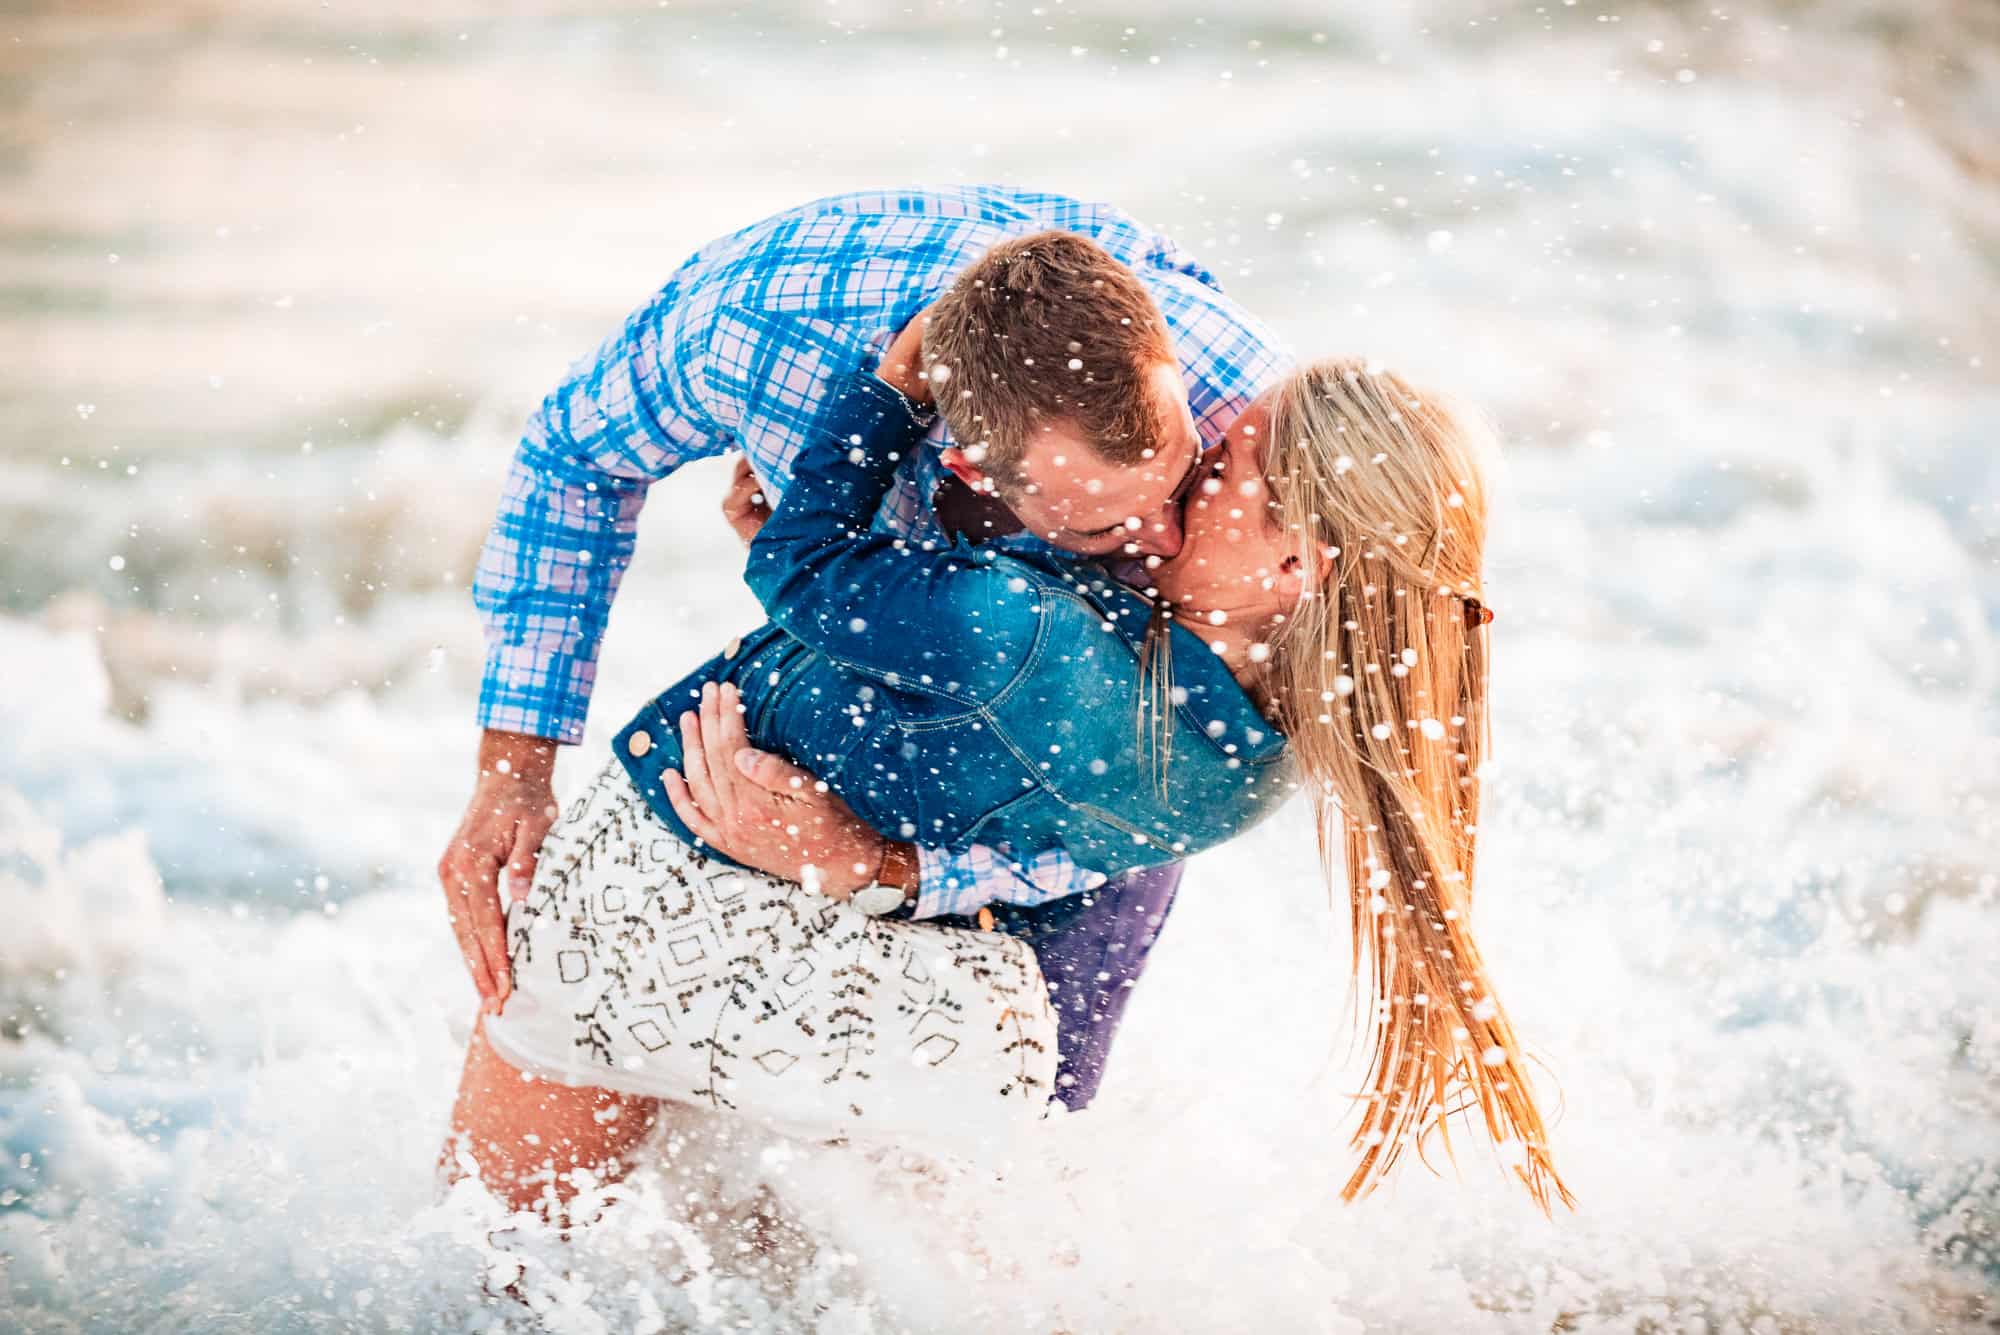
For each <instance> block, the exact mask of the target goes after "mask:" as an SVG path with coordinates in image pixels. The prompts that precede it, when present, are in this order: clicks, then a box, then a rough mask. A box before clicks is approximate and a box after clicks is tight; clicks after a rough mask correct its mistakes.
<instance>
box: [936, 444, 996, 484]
mask: <svg viewBox="0 0 2000 1335" xmlns="http://www.w3.org/2000/svg"><path fill="white" fill-rule="evenodd" d="M938 460H939V461H940V462H941V463H943V464H944V466H945V467H946V468H947V469H949V470H951V475H952V476H953V477H955V478H957V479H958V480H959V481H960V482H963V483H964V484H965V485H966V486H968V487H970V488H972V490H974V491H975V492H978V493H980V494H981V495H984V494H986V492H987V491H988V490H990V486H989V484H988V482H987V479H986V474H985V472H984V471H983V470H982V469H981V468H980V467H979V465H978V464H976V463H974V462H972V460H971V459H970V458H968V457H967V456H966V453H965V451H964V450H962V449H960V448H959V447H958V446H956V445H947V446H945V447H944V448H943V449H942V450H939V451H938Z"/></svg>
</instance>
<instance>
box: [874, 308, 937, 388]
mask: <svg viewBox="0 0 2000 1335" xmlns="http://www.w3.org/2000/svg"><path fill="white" fill-rule="evenodd" d="M930 318H931V308H930V307H928V306H926V307H924V308H923V309H922V310H920V311H918V312H917V313H916V315H914V316H912V317H911V319H910V322H909V323H908V324H906V325H904V326H903V327H902V329H901V330H900V331H898V332H897V334H896V337H894V338H893V339H891V340H889V346H888V347H887V348H884V349H883V350H882V364H881V365H880V366H878V367H876V368H875V374H876V376H877V377H878V378H879V379H880V380H881V381H882V383H883V384H885V385H887V386H888V387H889V388H891V389H893V390H895V391H896V392H897V393H898V394H901V395H902V396H903V397H904V398H906V399H908V400H909V401H910V402H911V403H916V404H927V403H929V402H930V401H931V381H930V377H929V376H927V375H925V374H924V323H925V321H927V320H929V319H930Z"/></svg>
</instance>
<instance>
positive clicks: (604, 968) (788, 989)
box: [486, 758, 1057, 1149]
mask: <svg viewBox="0 0 2000 1335" xmlns="http://www.w3.org/2000/svg"><path fill="white" fill-rule="evenodd" d="M507 938H508V949H509V952H510V954H511V956H512V959H513V967H514V992H513V995H512V997H511V998H510V999H509V1000H508V1002H507V1005H506V1009H505V1011H504V1012H503V1013H502V1014H501V1015H499V1016H493V1017H488V1018H487V1020H486V1033H487V1037H488V1039H489V1041H490V1042H491V1043H492V1044H493V1047H494V1049H495V1050H496V1051H498V1052H499V1054H500V1055H501V1056H502V1057H503V1058H505V1059H506V1060H507V1061H508V1062H509V1063H511V1064H512V1065H515V1066H518V1067H521V1068H522V1069H524V1070H528V1071H531V1072H533V1073H535V1074H537V1075H540V1076H543V1077H545V1078H548V1079H552V1080H557V1081H560V1082H562V1083H565V1084H572V1085H598V1086H602V1087H604V1088H607V1089H614V1090H619V1091H621V1092H624V1093H628V1094H646V1095H654V1096H657V1097H659V1098H665V1099H673V1100H676V1101H678V1102H682V1103H689V1104H694V1105H697V1106H700V1107H706V1108H713V1109H717V1110H720V1111H727V1112H734V1113H739V1114H742V1115H744V1116H748V1117H752V1118H755V1119H758V1120H760V1121H764V1122H768V1123H771V1124H772V1125H774V1126H777V1127H779V1128H781V1129H784V1130H788V1131H792V1132H796V1133H802V1134H807V1135H826V1134H859V1135H862V1136H866V1137H869V1138H874V1137H877V1136H882V1137H890V1138H902V1137H905V1136H908V1135H914V1136H917V1137H919V1138H937V1139H940V1140H942V1141H945V1142H949V1143H950V1144H951V1145H952V1146H953V1147H954V1148H961V1149H962V1148H966V1147H967V1145H968V1142H970V1143H972V1144H988V1143H993V1141H994V1138H995V1137H998V1138H999V1139H1000V1140H1001V1141H1004V1140H1005V1139H1007V1138H1010V1137H1011V1136H1013V1135H1014V1134H1016V1133H1017V1132H1018V1131H1019V1130H1021V1129H1022V1128H1023V1127H1024V1126H1025V1125H1028V1124H1032V1123H1033V1122H1035V1121H1037V1120H1039V1119H1040V1118H1041V1117H1042V1116H1043V1115H1044V1113H1045V1110H1046V1108H1047V1103H1048V1098H1049V1095H1050V1093H1051V1091H1052V1088H1053V1085H1052V1082H1053V1080H1054V1077H1055V1069H1056V1061H1057V1051H1056V1018H1055V1014H1054V1011H1053V1010H1052V1008H1051V1007H1050V1004H1049V996H1048V988H1047V985H1046V983H1045V982H1044V980H1043V977H1042V971H1041V967H1040V965H1039V964H1038V963H1037V962H1036V959H1035V955H1034V952H1033V951H1032V950H1030V949H1029V948H1028V946H1027V944H1026V943H1025V942H1023V941H1020V940H1018V939H1016V938H1014V937H1010V936H1004V935H1000V934H998V933H993V932H978V931H968V930H964V929H961V928H950V927H937V926H930V925H927V924H925V923H921V922H906V921H896V920H884V919H880V918H873V917H870V916H869V915H867V914H865V913H863V912H861V911H860V910H859V909H856V908H854V907H852V906H850V905H848V904H846V903H843V902H840V901H836V900H832V899H828V898H826V897H825V896H823V895H818V894H814V893H811V892H809V891H807V890H806V889H804V888H803V887H801V886H800V885H798V884H797V883H796V882H792V881H783V880H779V879H778V878H777V877H774V876H769V875H765V874H763V873H761V872H749V871H744V870H742V869H740V868H736V867H732V866H729V865H728V864H726V863H723V862H720V861H718V860H715V859H713V858H711V857H709V856H707V855H706V854H704V853H703V852H701V851H699V850H697V849H694V848H690V847H689V846H688V845H687V844H686V843H685V842H683V841H682V840H681V839H680V838H679V837H678V836H677V835H675V834H674V833H673V831H672V830H671V829H669V828H668V826H667V825H666V824H665V823H664V822H662V821H661V820H660V819H659V818H658V817H657V816H655V815H654V814H653V813H652V811H651V810H650V809H648V807H647V806H646V803H645V800H644V799H643V798H642V797H641V796H640V795H639V792H638V790H637V789H636V788H635V787H634V786H633V783H632V780H631V778H630V777H629V776H628V775H627V774H626V772H625V770H624V767H623V766H621V765H620V764H619V763H618V761H617V760H616V758H613V760H612V761H611V763H610V764H609V765H608V766H606V767H605V769H604V770H603V771H602V772H601V773H599V774H598V776H597V777H596V779H595V780H593V781H592V783H591V784H590V786H589V787H588V789H586V790H585V792H584V793H583V794H582V795H581V796H579V797H577V798H576V799H574V800H573V801H572V802H571V803H570V804H569V806H568V808H567V810H565V811H564V813H563V815H562V817H561V818H560V819H559V820H558V821H557V822H556V825H555V827H554V828H553V829H552V830H550V832H549V837H548V840H547V842H546V843H545V844H544V845H543V848H542V854H541V860H540V864H539V865H538V867H537V868H536V871H535V880H534V885H533V887H532V889H531V890H530V892H529V895H528V897H527V899H525V900H523V901H521V902H519V903H517V904H514V905H513V906H511V908H510V909H509V911H508V915H507Z"/></svg>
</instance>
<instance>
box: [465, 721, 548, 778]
mask: <svg viewBox="0 0 2000 1335" xmlns="http://www.w3.org/2000/svg"><path fill="white" fill-rule="evenodd" d="M557 745H558V744H557V743H556V742H553V741H551V740H549V739H548V738H546V737H531V736H529V735H528V734H526V733H521V732H502V731H501V730H500V729H498V728H488V729H486V730H485V731H484V732H483V733H481V734H480V736H479V775H480V777H481V778H485V777H487V776H488V775H495V776H500V775H505V776H511V777H512V778H514V779H517V780H519V781H520V782H522V783H535V784H540V785H542V786H543V787H547V786H549V784H550V783H551V781H552V780H553V779H554V777H555V770H556V747H557Z"/></svg>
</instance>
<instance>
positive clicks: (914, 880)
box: [847, 839, 922, 918]
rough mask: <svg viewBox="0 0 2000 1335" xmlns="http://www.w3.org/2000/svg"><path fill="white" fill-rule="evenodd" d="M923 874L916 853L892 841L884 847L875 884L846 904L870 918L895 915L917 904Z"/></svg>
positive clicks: (906, 845) (903, 844)
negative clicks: (906, 907)
mask: <svg viewBox="0 0 2000 1335" xmlns="http://www.w3.org/2000/svg"><path fill="white" fill-rule="evenodd" d="M921 885H922V872H921V870H920V868H919V866H918V864H917V859H916V851H915V850H914V849H912V848H911V847H910V846H909V845H908V844H905V843H898V842H897V841H895V840H893V839H892V840H890V841H889V842H888V843H886V844H884V845H883V846H882V865H881V866H880V867H879V868H877V869H876V871H875V883H874V884H873V885H864V886H862V887H861V888H860V889H859V890H856V891H855V892H854V893H853V894H851V895H849V896H848V897H847V902H848V903H850V904H852V905H854V907H855V908H858V909H860V910H861V911H862V912H863V913H866V914H868V915H869V916H871V917H878V918H879V917H880V916H882V915H883V914H884V913H894V912H895V911H896V910H897V909H899V908H901V907H903V905H905V904H914V903H916V902H917V890H918V889H919V888H920V886H921Z"/></svg>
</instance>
